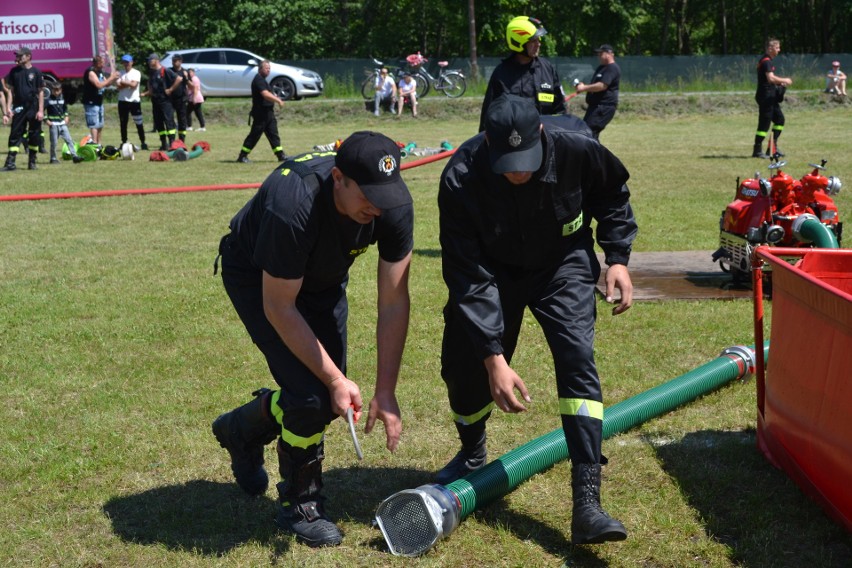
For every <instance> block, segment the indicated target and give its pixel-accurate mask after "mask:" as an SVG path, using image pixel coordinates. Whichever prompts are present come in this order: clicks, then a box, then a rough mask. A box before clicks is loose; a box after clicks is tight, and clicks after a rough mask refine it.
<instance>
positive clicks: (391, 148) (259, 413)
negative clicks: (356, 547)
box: [213, 132, 414, 546]
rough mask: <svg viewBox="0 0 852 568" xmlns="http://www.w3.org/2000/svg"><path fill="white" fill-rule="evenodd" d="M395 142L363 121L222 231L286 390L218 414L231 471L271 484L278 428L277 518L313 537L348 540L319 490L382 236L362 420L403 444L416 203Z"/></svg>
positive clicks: (357, 408) (247, 312) (228, 286)
mask: <svg viewBox="0 0 852 568" xmlns="http://www.w3.org/2000/svg"><path fill="white" fill-rule="evenodd" d="M399 163H400V156H399V147H398V146H397V145H396V143H394V142H393V141H392V140H391V139H389V138H387V137H386V136H384V135H381V134H378V133H375V132H356V133H354V134H352V135H351V136H349V137H348V138H347V139H346V140H345V141H344V142H343V143H342V145H341V146H340V149H339V150H338V152H337V153H336V155H335V153H334V152H320V153H318V154H313V155H312V154H306V155H304V156H302V157H299V158H295V159H293V160H288V161H286V162H285V163H283V164H282V165H281V166H279V167H278V169H276V170H275V171H274V172H273V173H272V174H271V175H270V176H269V177H268V178H267V179H266V180H265V181H264V182H263V184H262V185H261V187H260V189H259V190H258V192H257V194H256V195H255V196H254V197H253V198H252V199H251V200H250V201H249V202H248V203H247V204H246V205H245V207H243V208H242V210H241V211H240V212H239V213H237V215H236V216H235V217H234V218H233V219H232V220H231V224H230V227H231V232H230V233H229V234H228V235H226V236H224V237H223V238H222V241H221V243H220V245H219V254H220V255H221V259H222V281H223V283H224V285H225V290H226V291H227V293H228V296H229V297H230V299H231V302H232V303H233V305H234V308H235V309H236V311H237V313H238V314H239V316H240V319H241V320H242V322H243V324H244V325H245V327H246V329H247V330H248V332H249V335H250V336H251V338H252V340H253V341H254V343H255V344H256V345H257V347H258V349H260V351H261V352H262V353H263V355H264V356H265V357H266V362H267V365H268V366H269V370H270V372H271V373H272V376H273V378H274V379H275V381H276V382H277V383H278V385H279V387H280V390H278V391H275V392H272V391H270V390H268V389H260V390H258V391H256V392H255V393H253V394H254V395H255V397H256V398H255V399H254V400H252V401H251V402H249V403H248V404H245V405H243V406H241V407H239V408H237V409H235V410H233V411H231V412H228V413H226V414H223V415H221V416H219V417H218V418H217V419H216V421H215V422H213V434H214V435H215V436H216V439H217V440H218V441H219V443H220V444H221V445H222V447H224V448H225V449H227V450H228V452H229V453H230V455H231V470H232V471H233V473H234V477H235V478H236V481H237V483H238V484H239V485H240V487H242V488H243V490H245V492H246V493H248V494H249V495H260V494H262V493H264V492H265V491H266V489H267V485H268V477H267V474H266V471H265V470H264V469H263V452H264V446H265V445H266V444H268V443H270V442H272V441H273V440H275V439H276V438H278V447H277V450H278V471H279V473H280V474H281V482H280V483H278V485H277V488H278V496H279V501H280V507H279V509H278V513H277V516H276V519H275V521H276V524H277V525H278V526H279V527H280V528H281V529H283V530H284V531H286V532H288V533H292V534H294V535H295V536H296V538H297V539H298V540H300V541H301V542H304V543H306V544H308V545H310V546H327V545H336V544H340V542H341V541H342V539H343V535H342V533H341V532H340V529H339V528H338V527H337V526H336V525H335V524H334V523H333V522H332V521H331V520H330V518H329V517H328V516H327V515H326V513H325V509H324V506H323V502H324V498H323V496H322V494H321V491H322V488H323V482H322V462H323V458H324V444H323V440H324V436H325V431H326V428H328V426H329V424H331V422H332V420H334V419H335V418H337V417H338V416H343V415H345V414H346V412H347V410H348V409H349V408H352V409H353V411H354V415H355V419H356V420H357V419H358V418H360V416H361V408H362V402H361V390H360V389H359V387H358V385H357V384H356V383H355V382H354V380H352V379H351V378H349V376H348V374H347V373H348V371H347V367H346V327H347V316H348V304H347V300H346V285H347V282H348V279H349V267H350V266H351V265H352V263H353V262H354V261H355V259H356V258H357V257H359V256H361V255H362V254H363V253H365V252H366V251H367V249H368V247H369V246H370V245H371V244H373V243H378V253H379V254H378V257H379V258H378V277H377V288H378V302H377V304H378V320H377V322H378V323H377V325H376V341H377V356H378V361H377V371H376V391H375V396H374V398H373V400H372V402H371V403H370V405H369V413H368V415H367V424H366V429H365V431H366V432H367V433H369V432H370V431H371V430H372V428H373V426H374V425H375V422H376V420H377V419H378V420H381V421H382V422H383V423H384V426H385V433H386V436H387V448H388V449H389V450H390V451H394V450H395V449H396V447H397V444H398V443H399V436H400V432H401V430H402V423H401V421H400V411H399V405H398V404H397V401H396V395H395V390H396V383H397V377H398V374H399V367H400V361H401V358H402V352H403V347H404V345H405V338H406V333H407V330H408V317H409V306H410V300H409V294H408V270H409V265H410V262H411V251H412V248H413V236H412V235H413V223H414V212H413V205H412V200H411V195H410V194H409V191H408V187H406V185H405V182H403V180H402V178H401V177H400V173H399Z"/></svg>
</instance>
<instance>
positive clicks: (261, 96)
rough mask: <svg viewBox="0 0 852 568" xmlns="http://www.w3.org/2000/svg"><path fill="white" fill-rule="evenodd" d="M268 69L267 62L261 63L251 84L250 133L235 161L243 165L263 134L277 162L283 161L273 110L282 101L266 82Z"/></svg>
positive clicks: (276, 121)
mask: <svg viewBox="0 0 852 568" xmlns="http://www.w3.org/2000/svg"><path fill="white" fill-rule="evenodd" d="M270 69H271V67H270V63H269V61H267V60H265V59H264V60H263V61H261V63H260V65H259V66H258V68H257V75H255V76H254V79H252V82H251V115H250V118H251V131H249V134H248V136H246V139H245V141H244V142H243V147H242V148H240V155H239V156H238V157H237V161H238V162H240V163H243V164H247V163H248V162H249V159H248V155H249V153H250V152H251V151H252V149H254V146H255V144H257V141H258V140H260V137H261V135H263V134H266V139H267V140H269V145H270V146H272V151H273V152H274V153H275V156H276V157H277V158H278V161H279V162H283V161H284V159H285V157H284V148H282V147H281V137H280V136H278V120H277V119H276V118H275V110H274V108H275V105H276V104H277V105H278V106H284V101H282V100H281V99H279V98H278V97H276V96H275V94H274V93H273V92H272V89H270V88H269V83H267V82H266V78H267V77H268V76H269V72H270Z"/></svg>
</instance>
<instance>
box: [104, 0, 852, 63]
mask: <svg viewBox="0 0 852 568" xmlns="http://www.w3.org/2000/svg"><path fill="white" fill-rule="evenodd" d="M517 15H528V16H533V17H535V18H537V19H539V20H541V21H542V22H543V24H544V26H545V27H546V28H547V30H548V36H547V37H546V38H545V42H544V44H543V46H542V52H543V54H544V55H550V56H556V55H559V56H567V57H579V56H588V55H590V54H591V53H592V50H593V49H594V48H595V47H597V46H598V45H600V44H602V43H609V44H611V45H613V46H614V48H615V51H616V54H618V55H737V54H742V55H745V54H757V53H760V52H762V50H763V46H764V43H765V41H766V39H767V38H768V37H777V38H779V39H780V40H781V43H782V50H783V51H784V52H786V53H809V54H822V53H847V52H852V45H850V43H852V0H771V1H770V0H703V1H699V0H608V1H606V2H601V1H600V0H362V1H359V2H356V1H353V0H286V1H283V2H282V1H281V0H216V1H215V2H187V1H186V0H113V27H114V30H115V38H116V44H117V47H118V49H119V50H120V51H121V52H129V53H133V54H137V55H138V56H142V55H147V54H148V53H149V52H151V51H154V52H164V51H167V50H172V49H188V48H193V47H221V46H226V47H239V48H243V49H248V50H250V51H254V52H256V53H258V54H260V55H263V56H265V57H269V58H270V59H286V60H299V59H333V58H366V57H368V56H370V55H375V56H381V57H391V56H393V57H395V56H404V55H407V54H409V53H412V52H414V51H420V52H422V53H423V54H424V55H427V56H429V57H433V58H436V57H467V58H470V57H471V55H472V51H475V53H477V54H478V55H479V56H500V55H503V54H505V53H506V52H507V49H506V42H505V26H506V24H507V23H508V21H509V20H510V19H511V18H512V17H513V16H517ZM471 16H472V17H471ZM472 32H473V33H472Z"/></svg>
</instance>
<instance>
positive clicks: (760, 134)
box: [755, 130, 766, 138]
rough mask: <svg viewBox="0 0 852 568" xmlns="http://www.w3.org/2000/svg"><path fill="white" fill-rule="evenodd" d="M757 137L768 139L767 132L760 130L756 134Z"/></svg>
mask: <svg viewBox="0 0 852 568" xmlns="http://www.w3.org/2000/svg"><path fill="white" fill-rule="evenodd" d="M755 135H756V136H761V137H763V138H766V131H765V130H758V131H757V132H755Z"/></svg>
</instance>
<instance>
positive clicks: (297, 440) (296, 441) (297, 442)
mask: <svg viewBox="0 0 852 568" xmlns="http://www.w3.org/2000/svg"><path fill="white" fill-rule="evenodd" d="M280 398H281V391H280V390H278V391H275V392H274V393H273V394H272V399H271V400H270V401H269V406H270V411H271V412H272V416H273V417H274V418H275V421H276V422H277V423H278V424H283V421H284V411H283V410H281V407H280V406H278V400H279V399H280ZM324 434H325V429H323V430H322V432H318V433H316V434H314V435H313V436H309V437H307V438H305V437H303V436H299V435H297V434H294V433H293V432H290V431H289V430H285V429H284V426H283V425H282V426H281V439H282V440H284V442H285V443H286V444H288V445H290V446H292V447H294V448H308V447H310V446H315V445H317V444H319V443H320V442H321V441H322V437H323V435H324Z"/></svg>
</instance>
